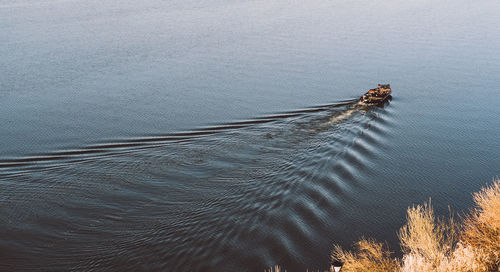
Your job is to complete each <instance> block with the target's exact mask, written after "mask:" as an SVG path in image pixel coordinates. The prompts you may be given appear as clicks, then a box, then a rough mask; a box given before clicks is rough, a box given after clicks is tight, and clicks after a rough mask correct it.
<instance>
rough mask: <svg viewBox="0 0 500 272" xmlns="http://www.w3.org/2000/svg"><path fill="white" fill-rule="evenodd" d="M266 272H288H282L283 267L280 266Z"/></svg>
mask: <svg viewBox="0 0 500 272" xmlns="http://www.w3.org/2000/svg"><path fill="white" fill-rule="evenodd" d="M264 272H286V270H284V269H283V270H281V267H280V266H279V265H275V266H274V267H271V268H269V269H266V270H265V271H264Z"/></svg>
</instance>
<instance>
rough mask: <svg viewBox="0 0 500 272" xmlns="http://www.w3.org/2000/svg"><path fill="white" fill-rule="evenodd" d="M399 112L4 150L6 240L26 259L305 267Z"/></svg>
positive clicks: (85, 266)
mask: <svg viewBox="0 0 500 272" xmlns="http://www.w3.org/2000/svg"><path fill="white" fill-rule="evenodd" d="M390 119H391V117H390V113H389V112H387V111H386V110H385V108H384V107H382V106H381V107H376V106H369V107H368V106H364V105H361V104H358V103H357V102H356V101H355V100H349V101H343V102H341V103H334V104H329V105H321V106H317V107H312V108H308V109H304V110H296V111H291V112H284V113H277V114H273V115H269V116H264V117H260V118H254V119H252V120H247V121H238V122H231V123H224V124H217V125H214V126H211V127H205V128H200V129H196V130H193V131H189V132H183V133H174V134H165V135H153V136H151V137H143V138H133V139H122V140H119V141H114V142H110V143H100V144H96V145H93V146H88V147H84V148H80V149H75V150H65V151H59V152H52V153H47V154H41V155H37V156H30V157H24V158H11V159H3V160H1V161H0V167H1V168H2V169H0V171H1V172H0V178H1V179H2V180H4V181H2V184H3V192H2V196H1V197H0V202H1V203H2V205H8V206H9V207H10V208H9V209H4V210H2V211H1V214H0V215H1V216H2V218H4V219H5V220H8V221H9V226H12V227H10V229H9V230H5V229H4V230H3V231H2V232H0V241H3V242H2V243H0V250H1V251H2V252H9V254H8V255H9V256H7V258H6V260H13V261H12V266H13V267H14V266H17V268H19V266H21V267H22V268H23V269H26V270H29V269H33V268H36V267H40V265H48V266H50V267H54V269H56V270H57V269H61V270H67V269H76V270H91V269H95V270H106V269H110V268H113V269H116V268H117V267H122V266H123V267H124V268H126V269H127V270H131V269H133V270H172V271H206V270H215V269H217V270H223V271H227V270H231V269H238V268H241V267H246V268H248V269H250V270H263V269H264V268H266V267H269V266H271V265H274V264H276V263H280V264H283V265H287V264H288V266H289V267H297V268H298V269H300V268H301V267H300V266H301V264H307V263H309V264H310V263H311V262H310V261H308V260H312V259H313V258H315V256H312V252H311V251H309V250H308V249H310V248H311V247H321V248H323V247H324V248H325V252H328V250H329V249H330V246H331V244H330V242H331V241H329V240H326V239H324V237H332V236H334V233H335V231H338V230H339V229H340V228H342V226H341V224H339V222H337V221H338V220H340V218H341V217H342V214H343V212H344V210H345V208H346V207H345V204H344V203H345V202H346V200H349V199H350V198H352V196H353V194H354V193H353V192H354V191H356V190H357V189H358V188H359V187H360V186H363V182H365V180H366V179H365V176H366V174H367V173H369V172H370V171H371V169H372V168H373V164H372V161H373V159H374V158H375V157H376V154H377V150H378V149H379V148H380V147H381V146H383V145H384V144H387V143H386V140H385V139H386V138H387V134H388V132H389V131H390V126H391V121H390ZM2 227H3V228H5V226H2ZM89 241H90V242H89ZM7 246H8V248H9V250H7V248H6V247H7ZM20 256H22V258H23V260H24V261H23V263H22V264H19V263H16V262H15V260H16V258H17V259H19V258H20ZM26 256H30V257H28V258H29V259H30V260H28V261H26ZM327 258H328V256H325V260H327ZM41 262H43V264H42V263H41ZM6 265H9V262H7V264H6ZM304 269H305V268H304Z"/></svg>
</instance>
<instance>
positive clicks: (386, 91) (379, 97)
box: [359, 84, 392, 104]
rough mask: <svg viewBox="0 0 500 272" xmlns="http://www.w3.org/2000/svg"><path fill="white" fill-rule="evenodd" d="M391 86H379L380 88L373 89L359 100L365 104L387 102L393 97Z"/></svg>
mask: <svg viewBox="0 0 500 272" xmlns="http://www.w3.org/2000/svg"><path fill="white" fill-rule="evenodd" d="M391 92H392V90H391V85H390V84H378V87H377V88H375V89H371V90H369V91H368V92H366V93H365V94H364V95H362V96H361V97H360V98H359V101H361V102H363V103H365V104H377V103H381V102H384V101H386V100H387V99H388V98H389V97H390V96H391Z"/></svg>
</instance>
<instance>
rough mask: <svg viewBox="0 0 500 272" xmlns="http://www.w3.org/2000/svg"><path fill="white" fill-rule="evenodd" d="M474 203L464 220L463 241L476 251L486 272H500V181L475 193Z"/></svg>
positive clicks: (477, 258) (478, 259) (477, 259)
mask: <svg viewBox="0 0 500 272" xmlns="http://www.w3.org/2000/svg"><path fill="white" fill-rule="evenodd" d="M474 203H475V207H474V208H473V209H472V210H471V211H470V213H469V214H468V215H466V216H465V218H464V222H463V232H462V235H461V240H462V241H463V243H464V245H465V246H468V247H470V248H472V249H474V251H475V255H476V256H475V257H476V258H475V261H476V262H480V263H482V264H484V266H486V268H485V270H484V271H500V268H499V266H500V180H499V179H497V180H495V181H494V182H493V184H492V185H491V186H487V187H485V188H482V189H481V191H479V192H477V193H475V194H474Z"/></svg>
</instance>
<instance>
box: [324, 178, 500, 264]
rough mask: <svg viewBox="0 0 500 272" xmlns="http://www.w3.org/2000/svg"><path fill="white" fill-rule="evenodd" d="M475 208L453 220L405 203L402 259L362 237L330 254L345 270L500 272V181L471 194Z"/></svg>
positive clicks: (401, 239)
mask: <svg viewBox="0 0 500 272" xmlns="http://www.w3.org/2000/svg"><path fill="white" fill-rule="evenodd" d="M474 203H475V207H474V208H472V209H471V210H470V211H469V213H468V214H466V215H465V216H464V218H463V222H462V224H457V223H455V221H454V220H453V217H452V216H450V219H449V220H446V221H445V220H443V219H441V218H436V216H435V215H434V212H433V209H432V207H431V205H430V201H429V203H425V204H424V205H417V206H416V207H410V208H408V215H407V223H406V225H404V226H403V227H402V228H401V229H400V231H399V233H398V237H399V241H400V243H401V248H402V250H403V253H404V255H403V258H402V259H401V260H399V259H396V258H392V257H391V253H390V252H389V250H388V249H387V248H384V247H383V246H382V244H380V243H377V242H375V241H372V240H366V239H362V240H360V241H359V242H358V243H357V250H356V251H355V252H354V253H353V252H349V251H344V250H342V248H340V247H339V246H335V247H334V249H333V251H332V259H339V260H341V261H342V262H344V267H343V268H342V271H343V272H349V271H399V272H417V271H436V272H441V271H443V272H444V271H450V272H451V271H464V272H476V271H500V268H499V267H500V180H496V181H494V183H493V185H491V186H487V187H485V188H483V189H482V190H481V191H480V192H478V193H475V194H474Z"/></svg>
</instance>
